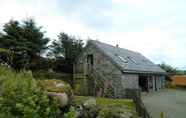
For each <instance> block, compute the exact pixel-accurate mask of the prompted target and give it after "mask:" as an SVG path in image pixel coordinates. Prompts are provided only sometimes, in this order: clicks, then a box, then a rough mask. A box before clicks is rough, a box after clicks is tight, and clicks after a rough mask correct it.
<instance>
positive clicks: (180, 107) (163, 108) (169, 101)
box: [142, 89, 186, 118]
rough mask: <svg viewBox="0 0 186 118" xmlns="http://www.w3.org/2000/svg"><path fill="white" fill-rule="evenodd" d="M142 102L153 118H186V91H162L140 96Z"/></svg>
mask: <svg viewBox="0 0 186 118" xmlns="http://www.w3.org/2000/svg"><path fill="white" fill-rule="evenodd" d="M142 99H143V102H144V104H145V106H146V108H147V110H148V111H149V113H150V115H151V116H152V117H153V118H160V113H161V112H164V114H165V118H186V90H180V89H164V90H161V91H158V92H153V93H150V94H146V95H143V96H142Z"/></svg>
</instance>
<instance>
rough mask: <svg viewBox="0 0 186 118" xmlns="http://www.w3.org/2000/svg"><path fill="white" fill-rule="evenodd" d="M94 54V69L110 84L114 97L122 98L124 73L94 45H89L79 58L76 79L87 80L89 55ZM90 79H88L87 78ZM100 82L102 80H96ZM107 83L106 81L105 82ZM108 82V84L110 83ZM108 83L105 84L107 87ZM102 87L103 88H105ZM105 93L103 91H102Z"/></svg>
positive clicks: (76, 64)
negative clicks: (122, 77)
mask: <svg viewBox="0 0 186 118" xmlns="http://www.w3.org/2000/svg"><path fill="white" fill-rule="evenodd" d="M89 54H93V61H94V65H93V66H94V68H95V69H96V71H97V72H99V73H100V74H102V76H104V78H106V79H107V80H108V81H109V82H110V83H112V88H113V91H114V95H113V96H114V97H121V96H122V95H123V93H124V92H123V86H122V83H121V76H122V72H121V71H120V70H119V69H118V68H117V67H115V65H113V64H112V63H111V62H110V60H109V59H108V58H107V57H105V55H104V54H102V53H101V52H100V51H99V50H98V49H97V48H95V47H94V46H93V45H89V46H88V47H87V48H86V50H84V52H83V53H82V55H81V56H80V57H79V59H78V61H77V62H76V63H75V64H74V79H80V77H81V78H83V77H84V78H86V77H87V74H88V72H87V71H88V69H87V55H89ZM87 79H88V78H87ZM95 79H97V81H99V80H100V79H102V78H95ZM104 81H105V80H104ZM108 81H107V82H108ZM105 84H107V83H103V86H105ZM103 86H102V88H103ZM102 92H103V91H102Z"/></svg>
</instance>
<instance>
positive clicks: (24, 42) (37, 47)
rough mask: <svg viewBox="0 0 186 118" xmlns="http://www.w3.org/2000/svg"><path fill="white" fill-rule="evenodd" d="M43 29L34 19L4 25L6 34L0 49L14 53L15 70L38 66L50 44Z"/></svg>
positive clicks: (1, 39) (13, 21) (1, 38)
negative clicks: (41, 56)
mask: <svg viewBox="0 0 186 118" xmlns="http://www.w3.org/2000/svg"><path fill="white" fill-rule="evenodd" d="M41 29H42V27H38V26H36V23H35V22H34V20H33V19H27V20H25V21H23V22H21V23H20V22H19V21H16V20H10V21H9V22H8V23H6V24H5V25H4V27H3V31H4V32H3V33H2V34H1V37H0V42H1V43H0V48H4V49H10V50H11V51H12V52H13V53H14V59H13V65H12V66H13V67H14V68H15V69H18V70H19V69H22V68H25V67H29V68H32V67H33V65H36V63H37V60H38V58H39V57H40V55H41V54H42V53H43V51H44V50H45V49H46V48H47V43H48V42H49V39H48V38H45V36H44V33H45V32H42V31H41Z"/></svg>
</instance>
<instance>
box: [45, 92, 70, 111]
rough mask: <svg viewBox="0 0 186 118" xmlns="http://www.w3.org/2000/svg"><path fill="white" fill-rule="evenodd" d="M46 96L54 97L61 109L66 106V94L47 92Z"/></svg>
mask: <svg viewBox="0 0 186 118" xmlns="http://www.w3.org/2000/svg"><path fill="white" fill-rule="evenodd" d="M48 96H49V97H56V98H57V100H58V102H59V106H60V107H61V108H62V107H64V106H66V105H68V102H69V99H68V96H67V94H66V93H56V92H48Z"/></svg>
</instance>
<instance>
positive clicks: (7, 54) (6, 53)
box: [0, 48, 13, 65]
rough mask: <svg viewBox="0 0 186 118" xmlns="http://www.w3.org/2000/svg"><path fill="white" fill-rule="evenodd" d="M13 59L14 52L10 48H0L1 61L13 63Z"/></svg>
mask: <svg viewBox="0 0 186 118" xmlns="http://www.w3.org/2000/svg"><path fill="white" fill-rule="evenodd" d="M12 59H13V54H12V52H11V51H10V50H8V49H3V48H0V63H7V64H9V65H11V63H12Z"/></svg>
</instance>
